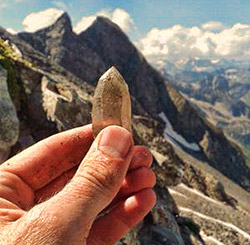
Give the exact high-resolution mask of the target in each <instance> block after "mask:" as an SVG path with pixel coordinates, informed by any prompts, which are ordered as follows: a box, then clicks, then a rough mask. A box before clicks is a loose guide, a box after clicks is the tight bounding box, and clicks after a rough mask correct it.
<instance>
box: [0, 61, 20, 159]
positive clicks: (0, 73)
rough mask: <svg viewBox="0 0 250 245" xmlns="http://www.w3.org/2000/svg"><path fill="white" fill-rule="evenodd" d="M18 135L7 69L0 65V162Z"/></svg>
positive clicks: (17, 123)
mask: <svg viewBox="0 0 250 245" xmlns="http://www.w3.org/2000/svg"><path fill="white" fill-rule="evenodd" d="M18 135H19V120H18V118H17V115H16V110H15V107H14V104H13V102H12V100H11V98H10V95H9V91H8V85H7V71H6V70H4V69H3V68H2V66H1V65H0V163H1V162H3V161H4V160H6V159H7V157H8V154H9V151H10V148H11V146H13V145H14V144H15V143H16V142H17V140H18Z"/></svg>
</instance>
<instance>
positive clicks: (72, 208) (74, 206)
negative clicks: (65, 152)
mask: <svg viewBox="0 0 250 245" xmlns="http://www.w3.org/2000/svg"><path fill="white" fill-rule="evenodd" d="M132 147H133V140H132V136H131V134H130V133H129V132H128V131H127V130H126V129H124V128H121V127H118V126H109V127H107V128H105V129H104V130H102V131H101V133H100V134H99V135H98V137H97V138H96V139H95V141H94V142H93V144H92V146H91V148H90V150H89V152H88V153H87V155H86V156H85V158H84V159H83V161H82V163H81V164H80V166H79V168H78V170H77V172H76V174H75V176H74V177H73V178H72V180H71V181H70V182H69V183H68V184H67V185H66V186H65V188H64V189H63V190H62V191H61V192H60V193H58V194H57V195H55V196H54V197H53V198H51V199H50V200H49V201H48V202H49V203H48V204H49V207H48V208H54V209H55V208H58V210H59V212H60V213H64V216H65V218H66V219H67V220H71V221H72V219H74V217H76V218H80V217H81V219H82V217H84V220H85V221H87V220H88V221H91V220H94V218H95V217H96V216H97V215H98V214H99V213H100V212H101V211H102V210H103V209H104V208H105V207H106V206H107V205H108V204H109V203H110V202H111V201H112V199H113V198H114V197H115V196H116V194H117V193H118V191H119V189H120V187H121V184H122V182H123V179H124V177H125V176H126V172H127V170H128V167H129V164H130V161H131V158H132V150H131V149H132ZM51 202H53V203H51ZM64 204H65V205H64ZM62 209H63V210H62ZM69 217H70V219H69Z"/></svg>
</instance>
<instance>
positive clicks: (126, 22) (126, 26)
mask: <svg viewBox="0 0 250 245" xmlns="http://www.w3.org/2000/svg"><path fill="white" fill-rule="evenodd" d="M97 16H103V17H106V18H109V19H110V20H111V21H113V22H114V23H116V24H117V25H118V26H119V27H120V28H121V29H122V30H123V31H124V32H126V33H129V32H130V31H132V30H135V24H134V21H133V19H132V18H131V16H130V14H129V13H128V12H126V11H125V10H123V9H120V8H117V9H115V10H113V11H108V10H101V11H99V12H97V13H96V14H95V15H91V16H87V17H82V18H81V20H80V21H79V22H78V23H77V24H76V26H75V27H74V31H75V32H76V33H80V32H82V31H84V30H86V29H87V28H88V27H89V26H90V25H91V24H92V23H93V22H94V21H95V19H96V17H97Z"/></svg>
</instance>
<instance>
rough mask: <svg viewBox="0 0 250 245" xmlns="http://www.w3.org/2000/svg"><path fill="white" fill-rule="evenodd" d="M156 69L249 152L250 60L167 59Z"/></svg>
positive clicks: (205, 115) (211, 120)
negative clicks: (173, 60) (163, 64)
mask: <svg viewBox="0 0 250 245" xmlns="http://www.w3.org/2000/svg"><path fill="white" fill-rule="evenodd" d="M157 69H159V70H160V72H161V73H162V75H163V76H165V77H168V82H169V81H170V82H171V84H172V85H173V86H174V87H175V88H177V89H178V90H179V91H181V92H182V93H183V94H184V95H185V96H187V98H189V99H190V100H191V101H192V102H193V103H194V104H195V105H197V107H198V108H199V109H200V111H201V114H202V115H203V116H204V117H205V118H207V119H208V120H209V121H210V122H212V123H214V124H215V125H216V126H217V127H219V128H222V129H223V131H224V132H225V133H226V134H227V135H228V136H229V137H231V138H233V139H235V140H236V141H238V142H239V143H240V144H241V145H242V146H243V147H244V149H245V153H246V155H248V154H249V152H250V61H235V60H208V59H198V58H193V59H189V60H177V61H175V62H174V63H171V62H169V61H168V62H166V64H165V66H161V67H157ZM248 161H250V160H248Z"/></svg>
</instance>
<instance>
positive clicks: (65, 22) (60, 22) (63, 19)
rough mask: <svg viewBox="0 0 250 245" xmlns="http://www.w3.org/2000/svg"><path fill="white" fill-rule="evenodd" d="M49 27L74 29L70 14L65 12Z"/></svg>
mask: <svg viewBox="0 0 250 245" xmlns="http://www.w3.org/2000/svg"><path fill="white" fill-rule="evenodd" d="M48 28H53V29H57V28H58V29H64V30H67V31H72V24H71V19H70V17H69V15H68V14H67V13H66V12H64V13H63V14H62V15H61V16H60V17H59V18H58V19H57V20H56V21H55V23H54V24H52V25H51V26H50V27H48Z"/></svg>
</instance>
